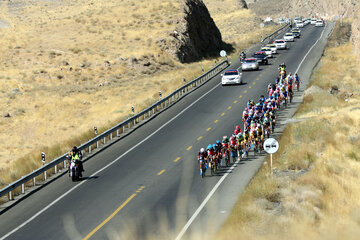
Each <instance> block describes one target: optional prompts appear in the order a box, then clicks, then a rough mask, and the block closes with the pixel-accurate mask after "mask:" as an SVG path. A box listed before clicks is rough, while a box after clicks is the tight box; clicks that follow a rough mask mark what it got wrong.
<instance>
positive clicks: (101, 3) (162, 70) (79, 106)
mask: <svg viewBox="0 0 360 240" xmlns="http://www.w3.org/2000/svg"><path fill="white" fill-rule="evenodd" d="M186 2H188V0H186V1H185V0H184V1H183V0H179V1H173V0H161V1H160V0H123V1H117V0H116V1H115V0H110V1H105V0H92V1H87V0H63V1H38V0H32V1H24V0H12V1H2V2H1V4H0V16H1V22H2V23H3V24H2V26H5V24H4V23H7V25H8V26H7V27H6V28H0V43H1V44H0V50H1V52H2V54H1V56H0V69H1V71H0V88H1V92H0V97H1V98H2V99H6V100H5V101H2V102H1V103H0V107H1V109H2V110H1V118H0V125H1V126H2V129H3V131H2V133H1V134H0V172H1V173H2V174H1V175H2V177H1V179H0V185H2V184H5V183H7V182H9V181H12V180H15V179H17V178H18V177H20V176H21V175H24V173H26V172H29V171H32V170H33V169H35V168H37V167H38V166H40V165H41V162H40V161H39V153H40V152H41V151H44V152H45V153H46V154H47V159H48V160H51V159H52V158H53V157H56V156H59V155H60V154H62V153H64V152H66V151H68V149H69V148H70V147H71V146H73V145H78V144H80V143H81V142H84V141H85V140H86V139H89V138H90V137H92V136H93V135H94V133H93V130H92V129H93V127H94V126H95V125H96V126H97V127H98V129H99V130H100V131H101V130H103V129H105V128H106V127H109V126H111V125H113V124H114V123H115V122H119V121H121V120H122V119H125V118H127V117H128V116H129V114H131V110H130V109H131V106H134V107H135V111H136V112H138V111H140V110H141V109H143V108H144V107H145V106H147V105H149V104H151V103H153V102H154V101H156V100H157V99H158V92H159V91H162V93H163V95H166V94H167V93H169V92H170V91H172V90H173V89H175V88H177V87H178V86H180V85H182V84H183V78H186V79H187V80H189V79H192V78H194V77H195V76H198V75H199V74H200V73H201V69H202V68H204V69H205V70H206V69H209V68H210V67H212V66H213V65H214V61H215V60H218V59H217V57H215V58H214V57H210V58H208V59H206V58H202V57H203V56H201V55H202V54H199V57H200V58H198V59H194V60H196V62H194V63H187V64H183V63H181V62H180V61H179V60H180V59H178V58H176V57H174V55H172V54H171V51H168V50H169V49H170V48H167V47H166V46H165V47H164V46H163V45H162V44H161V42H162V40H163V39H170V40H171V38H173V34H174V30H176V29H178V27H179V23H180V24H181V23H183V21H184V19H185V18H186V14H185V13H184V3H186ZM190 2H194V3H195V5H199V6H202V1H200V0H192V1H190ZM239 2H241V1H238V0H224V1H222V4H218V1H216V0H205V1H204V3H205V4H206V6H208V11H209V13H210V18H212V19H213V22H214V25H215V27H217V28H218V29H219V31H220V33H221V37H220V36H218V37H217V38H215V40H218V42H219V44H223V43H225V44H226V45H227V46H231V48H233V49H234V51H235V52H234V53H235V54H236V52H238V51H240V50H241V49H243V48H245V47H247V46H249V45H250V44H252V43H254V42H258V41H259V39H260V36H261V29H260V28H259V19H258V18H256V16H255V14H254V13H253V12H252V11H250V10H247V9H244V8H243V5H242V4H239ZM200 8H201V9H203V10H201V11H200V12H199V14H203V13H204V14H205V13H206V10H204V7H200ZM196 9H199V8H196ZM224 11H226V12H227V14H223V13H224ZM190 15H191V14H190ZM205 15H206V14H205ZM190 19H191V18H190ZM195 19H196V18H195ZM209 21H210V20H209ZM209 21H208V22H209ZM195 23H196V21H195ZM189 26H191V24H190V23H189ZM215 27H214V26H213V27H211V29H215ZM272 29H274V27H268V28H266V29H265V31H264V32H265V33H266V32H269V31H271V30H272ZM206 30H207V29H206ZM186 31H187V30H186V29H185V34H184V35H185V36H186V34H187V32H186ZM214 31H215V32H216V30H214ZM205 36H206V35H205ZM220 40H221V41H222V42H221V41H220ZM194 46H195V45H194ZM209 46H210V47H212V46H213V44H212V42H210V44H209ZM222 46H223V45H217V46H216V47H215V48H214V49H213V50H214V51H215V53H216V52H217V51H218V49H219V47H222ZM170 47H171V46H170ZM170 50H171V49H170ZM204 51H205V52H206V51H211V49H204ZM217 55H218V54H216V56H217ZM10 136H11V137H10ZM9 168H10V170H9ZM5 172H6V174H5Z"/></svg>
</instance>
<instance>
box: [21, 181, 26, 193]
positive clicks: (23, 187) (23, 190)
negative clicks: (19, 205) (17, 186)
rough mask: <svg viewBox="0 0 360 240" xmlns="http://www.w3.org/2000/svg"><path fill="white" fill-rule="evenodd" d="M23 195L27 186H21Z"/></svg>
mask: <svg viewBox="0 0 360 240" xmlns="http://www.w3.org/2000/svg"><path fill="white" fill-rule="evenodd" d="M21 193H22V194H24V193H25V184H24V183H23V184H21Z"/></svg>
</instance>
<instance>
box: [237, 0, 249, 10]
mask: <svg viewBox="0 0 360 240" xmlns="http://www.w3.org/2000/svg"><path fill="white" fill-rule="evenodd" d="M238 3H239V5H240V7H241V8H246V9H247V8H248V6H247V3H246V1H245V0H238Z"/></svg>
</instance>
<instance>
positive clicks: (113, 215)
mask: <svg viewBox="0 0 360 240" xmlns="http://www.w3.org/2000/svg"><path fill="white" fill-rule="evenodd" d="M135 196H136V193H134V194H133V195H131V196H130V197H129V198H128V199H126V201H125V202H123V204H121V205H120V207H119V208H118V209H116V210H115V212H113V213H112V214H111V215H110V216H109V217H108V218H106V219H105V220H104V221H103V222H102V223H100V224H99V225H98V226H97V227H96V228H95V229H94V230H92V231H91V232H90V233H89V234H88V235H86V237H84V238H83V240H88V239H89V238H91V236H92V235H94V234H95V233H96V232H97V231H98V230H99V229H100V228H102V227H103V226H104V225H105V224H106V223H107V222H109V221H110V220H111V219H112V218H113V217H115V215H116V214H117V213H118V212H120V211H121V209H123V208H124V207H125V206H126V204H128V203H129V202H130V201H131V200H132V199H133V198H134V197H135Z"/></svg>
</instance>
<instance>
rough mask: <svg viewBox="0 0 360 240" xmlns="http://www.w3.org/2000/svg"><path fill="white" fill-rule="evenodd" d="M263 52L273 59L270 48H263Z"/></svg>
mask: <svg viewBox="0 0 360 240" xmlns="http://www.w3.org/2000/svg"><path fill="white" fill-rule="evenodd" d="M261 51H262V52H264V53H265V54H266V55H267V56H268V57H272V50H271V48H269V47H262V48H261Z"/></svg>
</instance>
